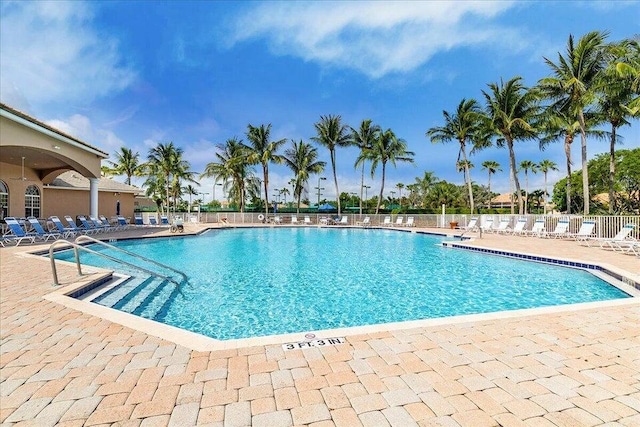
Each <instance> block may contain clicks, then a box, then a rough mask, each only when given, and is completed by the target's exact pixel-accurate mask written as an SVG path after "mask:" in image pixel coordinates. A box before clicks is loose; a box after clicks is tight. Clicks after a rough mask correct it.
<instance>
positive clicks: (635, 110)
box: [615, 36, 640, 117]
mask: <svg viewBox="0 0 640 427" xmlns="http://www.w3.org/2000/svg"><path fill="white" fill-rule="evenodd" d="M620 45H621V49H623V54H622V55H620V56H619V59H618V60H617V61H616V63H615V67H616V71H617V72H618V75H619V76H620V77H622V78H629V79H631V90H632V91H633V94H634V97H633V99H632V100H631V101H630V102H629V104H628V105H627V106H626V109H627V111H628V112H629V114H631V116H632V117H638V116H639V115H640V96H639V94H640V37H638V36H636V37H635V38H634V39H630V40H624V41H622V42H621V43H620Z"/></svg>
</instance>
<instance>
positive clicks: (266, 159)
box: [247, 123, 287, 214]
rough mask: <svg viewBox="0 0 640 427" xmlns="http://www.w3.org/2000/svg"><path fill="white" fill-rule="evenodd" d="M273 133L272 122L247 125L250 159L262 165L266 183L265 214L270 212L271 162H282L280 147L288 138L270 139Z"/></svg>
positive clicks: (253, 162)
mask: <svg viewBox="0 0 640 427" xmlns="http://www.w3.org/2000/svg"><path fill="white" fill-rule="evenodd" d="M270 134H271V123H269V124H268V125H267V126H265V125H260V127H254V126H251V125H248V126H247V139H248V140H249V145H248V146H247V148H248V149H249V156H248V160H249V162H250V163H251V164H258V163H259V164H261V165H262V175H263V181H262V182H263V184H264V208H265V214H268V213H269V163H276V164H280V163H282V156H280V155H278V154H277V152H278V149H279V148H280V147H281V146H282V145H284V143H285V142H286V141H287V140H286V139H281V140H279V141H269V139H270Z"/></svg>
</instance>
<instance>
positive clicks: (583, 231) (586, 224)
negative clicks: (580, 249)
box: [567, 220, 596, 241]
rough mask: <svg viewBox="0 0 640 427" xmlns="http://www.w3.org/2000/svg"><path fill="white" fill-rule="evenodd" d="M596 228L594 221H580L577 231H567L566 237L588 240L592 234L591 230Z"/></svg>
mask: <svg viewBox="0 0 640 427" xmlns="http://www.w3.org/2000/svg"><path fill="white" fill-rule="evenodd" d="M595 228H596V222H595V221H592V220H588V221H582V224H581V225H580V229H579V230H578V232H577V233H568V234H567V237H570V238H572V239H573V240H575V241H581V240H588V239H589V237H591V235H592V234H593V230H595Z"/></svg>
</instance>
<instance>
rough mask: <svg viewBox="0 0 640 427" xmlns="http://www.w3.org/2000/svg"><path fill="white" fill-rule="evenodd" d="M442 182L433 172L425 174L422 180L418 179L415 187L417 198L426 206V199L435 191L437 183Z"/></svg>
mask: <svg viewBox="0 0 640 427" xmlns="http://www.w3.org/2000/svg"><path fill="white" fill-rule="evenodd" d="M439 181H440V180H439V179H438V178H437V177H436V175H435V174H434V173H433V172H426V171H425V173H424V175H423V177H422V178H419V177H418V178H416V182H415V183H414V184H412V185H413V187H414V191H415V195H414V196H415V197H416V198H418V199H420V200H421V202H422V205H423V206H426V203H427V201H426V198H427V196H428V195H429V192H430V191H431V190H432V189H433V187H434V186H435V184H436V183H438V182H439Z"/></svg>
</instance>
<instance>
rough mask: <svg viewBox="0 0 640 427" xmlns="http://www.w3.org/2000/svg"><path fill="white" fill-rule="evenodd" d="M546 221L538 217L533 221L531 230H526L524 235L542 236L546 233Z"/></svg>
mask: <svg viewBox="0 0 640 427" xmlns="http://www.w3.org/2000/svg"><path fill="white" fill-rule="evenodd" d="M544 228H545V223H544V219H536V220H535V222H534V223H533V227H531V230H525V231H524V232H523V235H525V236H537V237H540V235H542V234H543V233H544Z"/></svg>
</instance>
